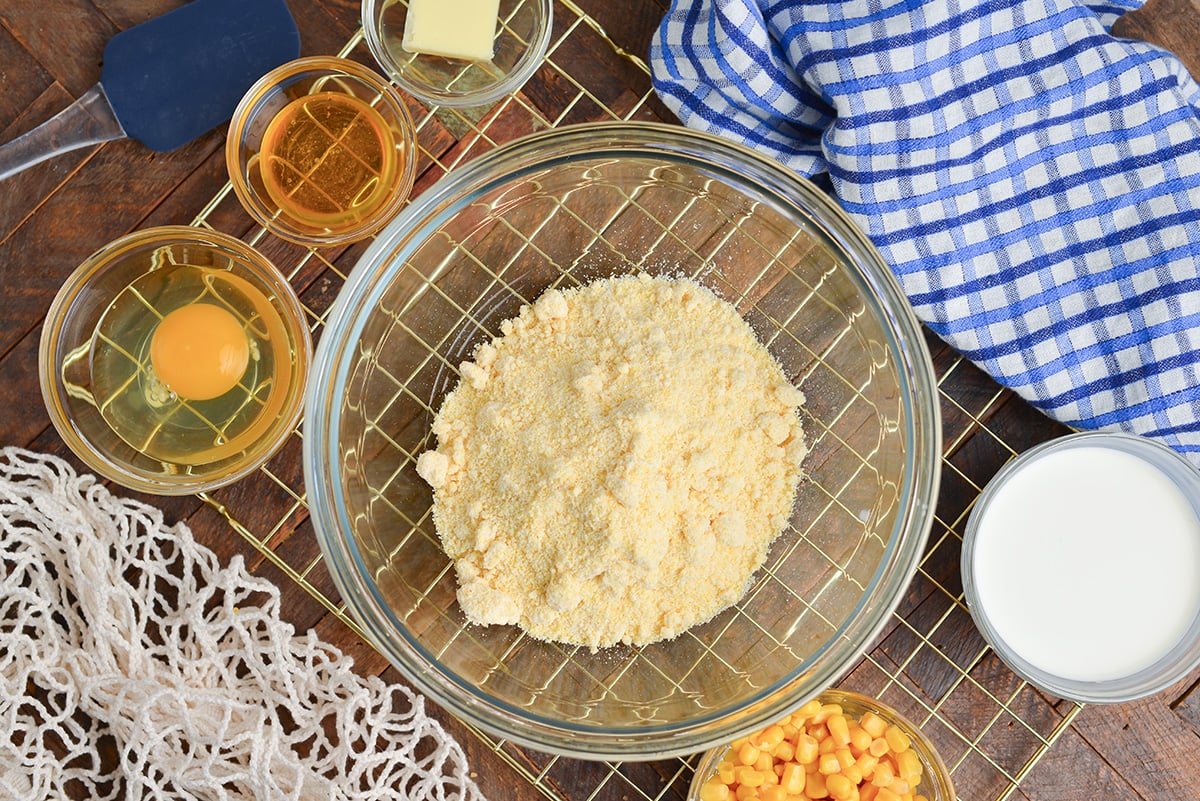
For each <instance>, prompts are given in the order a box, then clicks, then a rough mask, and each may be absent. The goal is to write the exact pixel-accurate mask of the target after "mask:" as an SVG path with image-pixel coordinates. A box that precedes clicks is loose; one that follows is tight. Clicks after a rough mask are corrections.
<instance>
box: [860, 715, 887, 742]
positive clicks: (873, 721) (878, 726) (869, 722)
mask: <svg viewBox="0 0 1200 801" xmlns="http://www.w3.org/2000/svg"><path fill="white" fill-rule="evenodd" d="M861 723H862V727H863V728H864V729H866V730H867V732H868V733H869V734H870V735H871V737H872V738H875V737H882V736H883V733H884V732H885V731H887V726H888V724H887V721H886V720H884V719H883V718H881V717H879V715H876V714H875V713H874V712H864V713H863V716H862V720H861Z"/></svg>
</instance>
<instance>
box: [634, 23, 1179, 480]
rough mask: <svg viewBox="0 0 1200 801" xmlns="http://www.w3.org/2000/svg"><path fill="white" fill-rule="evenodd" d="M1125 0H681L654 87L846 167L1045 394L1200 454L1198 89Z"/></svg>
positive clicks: (1028, 386) (798, 151) (817, 161)
mask: <svg viewBox="0 0 1200 801" xmlns="http://www.w3.org/2000/svg"><path fill="white" fill-rule="evenodd" d="M1119 2H1120V0H1114V2H1111V3H1107V4H1104V3H1097V4H1084V3H1081V2H1073V0H843V1H839V0H822V1H821V2H815V1H810V0H675V2H673V4H672V5H671V7H670V10H669V11H668V13H667V15H666V17H665V18H664V20H663V22H662V25H661V27H660V28H659V30H658V32H657V34H656V36H655V39H654V42H653V45H652V50H651V60H652V65H653V71H654V79H655V87H656V89H657V91H658V93H659V95H660V96H661V97H662V98H663V100H664V101H665V102H666V103H667V105H668V106H669V107H670V108H671V109H672V110H673V111H674V112H675V113H677V114H678V116H679V117H680V119H681V120H682V121H683V122H684V123H685V124H686V125H688V126H691V127H694V128H697V129H700V130H704V131H711V132H717V133H720V134H723V135H725V136H728V137H730V138H732V139H735V140H737V141H740V142H744V143H746V144H749V145H751V146H752V147H754V148H755V149H756V150H759V151H761V152H765V153H769V154H771V155H772V156H774V157H775V158H776V159H778V160H779V161H781V162H783V163H784V164H786V165H788V166H790V167H792V168H793V169H795V170H796V171H798V172H800V173H801V174H803V175H805V176H810V177H814V178H817V179H818V180H819V181H821V182H824V183H825V185H826V186H827V187H831V188H832V191H833V192H834V193H835V194H836V196H837V198H838V200H839V201H840V203H841V204H842V206H843V208H844V209H845V210H846V211H847V212H849V213H850V215H851V216H852V217H853V218H854V219H855V221H856V222H857V223H858V224H859V225H860V226H861V227H862V228H863V230H865V231H866V232H867V234H868V235H869V236H870V237H871V239H872V240H873V241H874V242H875V244H876V246H877V247H878V248H879V249H880V251H881V252H882V253H883V256H884V258H885V259H886V260H887V261H888V263H889V264H890V265H891V266H892V268H893V269H894V271H895V273H896V275H897V276H898V277H899V279H900V282H901V284H902V285H903V287H904V289H905V291H906V292H907V294H908V296H909V298H910V299H911V301H912V303H913V306H914V308H915V309H916V311H917V314H918V316H919V317H920V318H921V319H922V320H923V321H924V322H925V323H926V324H928V325H929V327H930V328H931V329H932V330H934V331H935V332H936V333H938V334H939V335H940V336H941V337H943V338H944V339H945V340H946V341H947V342H949V343H950V344H951V345H953V346H954V347H955V348H956V349H958V350H959V351H960V352H961V353H963V354H964V355H966V356H967V357H968V358H970V359H971V360H972V361H974V362H975V363H977V364H979V365H980V366H982V367H983V368H984V369H985V370H987V371H988V372H989V373H990V374H991V375H993V376H995V378H996V379H998V380H999V381H1000V382H1001V383H1003V384H1005V385H1007V386H1009V387H1011V388H1012V389H1014V390H1015V391H1017V392H1018V393H1019V394H1021V395H1022V396H1023V397H1024V398H1025V399H1027V400H1028V401H1029V402H1030V403H1032V404H1033V405H1034V406H1036V407H1037V408H1039V409H1041V410H1043V411H1044V412H1045V413H1047V414H1049V415H1050V416H1052V417H1054V418H1056V419H1058V420H1061V421H1063V422H1065V423H1068V424H1070V425H1073V426H1076V427H1079V428H1100V427H1114V428H1122V429H1126V430H1130V431H1134V432H1137V433H1141V434H1144V435H1148V436H1152V437H1155V438H1159V439H1161V440H1162V441H1164V442H1166V443H1167V444H1169V445H1171V446H1173V447H1174V448H1176V449H1177V450H1180V451H1182V452H1184V453H1185V454H1186V455H1188V456H1189V458H1191V459H1192V460H1193V462H1195V463H1197V464H1200V375H1198V372H1200V272H1198V268H1197V263H1198V257H1200V225H1198V218H1200V120H1198V117H1197V110H1198V108H1200V87H1198V86H1197V84H1196V83H1195V82H1194V81H1193V80H1192V78H1191V77H1190V76H1189V75H1188V73H1187V70H1186V69H1185V68H1184V66H1183V65H1182V64H1181V63H1180V61H1179V60H1178V59H1176V58H1175V57H1173V56H1171V55H1170V54H1168V53H1166V52H1164V51H1163V50H1161V49H1159V48H1156V47H1154V46H1152V45H1148V44H1144V43H1139V42H1132V41H1125V40H1120V39H1116V38H1114V37H1113V36H1112V35H1111V34H1110V33H1109V31H1108V28H1109V26H1110V25H1111V24H1112V22H1113V21H1114V20H1115V19H1116V18H1117V17H1118V16H1119V15H1120V14H1121V13H1123V12H1125V11H1127V10H1129V9H1130V8H1131V7H1132V6H1125V5H1120V4H1119Z"/></svg>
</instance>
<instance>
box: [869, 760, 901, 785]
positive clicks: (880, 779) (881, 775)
mask: <svg viewBox="0 0 1200 801" xmlns="http://www.w3.org/2000/svg"><path fill="white" fill-rule="evenodd" d="M895 780H896V774H895V772H894V771H893V770H892V763H891V762H887V761H883V762H880V763H879V764H878V765H876V766H875V772H874V773H872V774H871V784H873V785H875V786H876V787H887V786H889V785H890V784H891V783H892V782H894V781H895Z"/></svg>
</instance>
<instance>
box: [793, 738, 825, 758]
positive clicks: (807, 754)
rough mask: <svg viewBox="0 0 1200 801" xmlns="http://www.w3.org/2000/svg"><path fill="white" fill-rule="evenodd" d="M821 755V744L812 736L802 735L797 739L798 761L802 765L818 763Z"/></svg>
mask: <svg viewBox="0 0 1200 801" xmlns="http://www.w3.org/2000/svg"><path fill="white" fill-rule="evenodd" d="M820 753H821V744H820V743H819V742H817V741H816V739H815V738H814V737H813V736H812V735H811V734H802V735H800V736H799V737H798V738H796V761H797V762H799V763H800V764H801V765H810V764H812V763H814V762H816V761H817V757H818V756H819V755H820Z"/></svg>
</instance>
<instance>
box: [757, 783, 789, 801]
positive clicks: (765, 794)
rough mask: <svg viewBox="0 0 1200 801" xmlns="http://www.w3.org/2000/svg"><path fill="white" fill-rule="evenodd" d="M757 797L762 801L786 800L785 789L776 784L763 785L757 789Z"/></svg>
mask: <svg viewBox="0 0 1200 801" xmlns="http://www.w3.org/2000/svg"><path fill="white" fill-rule="evenodd" d="M758 797H759V798H760V799H762V801H787V797H788V794H787V790H785V789H783V788H782V787H780V786H779V785H778V784H773V785H771V786H770V787H764V788H762V790H760V791H759V793H758Z"/></svg>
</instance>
